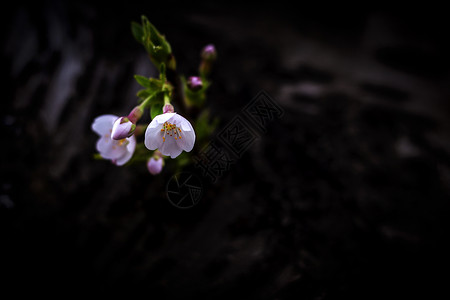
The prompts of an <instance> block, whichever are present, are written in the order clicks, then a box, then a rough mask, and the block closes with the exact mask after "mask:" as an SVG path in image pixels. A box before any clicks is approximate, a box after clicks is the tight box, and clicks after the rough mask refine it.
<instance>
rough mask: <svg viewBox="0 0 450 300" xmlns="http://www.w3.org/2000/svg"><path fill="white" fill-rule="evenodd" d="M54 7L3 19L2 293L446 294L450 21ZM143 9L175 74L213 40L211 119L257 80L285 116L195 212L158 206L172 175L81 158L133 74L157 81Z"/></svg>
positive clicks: (246, 96)
mask: <svg viewBox="0 0 450 300" xmlns="http://www.w3.org/2000/svg"><path fill="white" fill-rule="evenodd" d="M57 3H58V4H57ZM57 3H53V2H48V3H47V4H45V5H37V4H34V5H25V4H23V5H21V6H18V7H16V8H15V9H13V10H12V11H11V12H10V14H8V16H5V18H4V21H5V24H6V25H5V26H6V27H4V29H5V31H4V32H3V33H2V39H4V42H3V43H2V44H3V49H2V51H3V52H2V73H3V78H2V79H3V80H2V81H3V82H2V86H3V87H4V88H3V93H2V95H3V101H2V102H1V118H2V119H1V122H2V123H1V124H2V136H3V139H2V155H1V170H2V172H1V180H2V182H1V187H0V188H1V191H0V245H1V247H0V249H1V250H0V254H1V261H2V263H1V268H0V272H1V275H3V276H5V278H6V279H3V280H2V289H4V288H6V289H10V290H11V291H13V292H16V293H22V292H28V291H32V292H33V293H35V294H36V295H37V294H41V293H44V292H45V293H56V294H59V295H62V296H64V295H71V294H73V293H77V292H80V293H83V294H85V293H87V292H99V293H104V294H111V293H121V292H123V293H132V294H135V293H139V294H141V295H142V296H145V297H148V298H155V299H165V298H167V299H185V298H191V297H192V298H197V299H230V298H236V297H237V298H243V299H408V298H411V297H413V296H418V297H423V299H427V298H430V297H432V296H435V295H439V294H440V293H442V292H444V291H445V285H446V284H447V281H448V276H447V275H445V274H446V270H448V266H449V265H448V259H447V255H448V250H449V249H448V246H445V245H446V243H445V241H446V239H447V237H448V231H447V230H446V229H447V227H448V225H449V224H448V223H449V221H448V220H449V219H448V214H449V212H450V211H449V208H450V205H449V199H450V197H449V196H450V185H449V182H450V139H449V138H450V134H449V132H450V127H449V125H450V124H449V121H448V120H449V116H450V112H449V111H450V105H449V102H448V99H449V96H450V91H449V85H448V83H449V58H448V53H449V51H448V50H449V48H448V45H447V44H445V40H446V39H447V38H448V37H447V34H444V32H445V30H446V28H447V27H446V24H447V22H446V20H445V17H444V16H443V15H442V14H431V13H429V12H427V11H422V12H420V13H419V12H417V14H415V15H409V16H408V15H401V14H393V13H390V14H387V13H382V12H377V11H367V10H364V11H360V12H358V13H346V14H338V13H336V14H334V13H333V14H331V13H328V14H323V13H321V11H320V10H315V11H312V12H310V11H307V10H305V11H303V12H301V13H297V12H296V11H293V10H291V9H290V8H289V7H285V8H284V9H277V10H276V9H273V8H272V6H270V5H261V6H258V7H251V6H248V7H241V9H240V10H236V9H234V8H233V7H226V6H220V5H218V4H213V3H210V4H207V5H205V6H204V7H203V8H197V7H194V6H188V4H185V6H184V7H181V8H180V9H179V10H176V11H174V12H173V13H171V14H159V13H158V12H160V11H162V10H163V8H164V7H165V5H169V6H170V5H174V4H172V3H168V4H164V5H162V6H161V7H158V8H152V7H150V6H148V7H147V6H146V5H150V4H141V6H139V7H135V8H125V7H124V6H121V5H120V4H111V5H109V6H108V8H107V9H106V8H102V7H100V6H98V5H92V4H88V3H83V2H79V3H76V4H75V3H64V4H61V3H59V2H57ZM140 14H146V15H147V16H148V17H149V19H150V20H151V21H152V22H153V23H154V24H155V25H156V26H157V27H158V28H159V29H160V30H161V32H163V33H165V34H166V36H167V37H168V39H169V41H170V42H171V44H172V47H173V49H174V52H175V55H176V57H177V62H178V66H179V70H180V71H181V72H182V73H186V74H188V75H191V74H193V73H194V72H195V70H196V66H197V64H198V62H199V61H198V60H199V58H198V53H199V51H200V49H201V48H202V47H203V46H204V45H205V44H207V43H210V42H213V43H214V44H215V45H216V47H217V49H218V52H219V60H218V62H217V64H216V66H215V71H214V73H213V80H214V85H213V86H212V87H211V89H210V92H209V101H210V107H211V109H212V111H213V113H214V114H216V115H218V116H219V117H220V118H221V119H222V124H221V125H222V126H224V125H225V124H226V123H227V121H229V120H231V119H232V117H233V116H234V115H235V114H238V113H239V112H240V111H241V109H242V108H243V107H244V106H245V104H246V103H248V102H249V101H250V100H251V99H252V97H253V96H255V95H256V93H257V92H258V91H259V90H261V89H265V90H267V91H268V92H269V93H270V94H271V95H272V96H274V98H275V99H276V101H277V102H278V103H279V104H280V105H281V106H282V107H283V109H284V110H285V113H284V115H283V117H282V118H281V119H280V120H277V121H274V122H272V123H271V124H270V126H268V127H267V133H266V134H263V135H262V136H261V137H260V138H258V139H257V141H256V142H255V143H254V144H253V145H252V147H251V148H250V149H249V150H248V151H247V152H246V153H245V154H244V155H243V157H242V158H241V159H239V160H238V162H237V163H236V164H234V165H233V166H232V168H231V170H230V172H229V173H227V174H226V175H225V176H223V177H222V178H220V180H219V181H218V182H217V183H216V184H207V183H205V185H206V189H205V193H204V196H203V198H202V200H201V202H200V204H199V205H197V206H196V207H194V208H192V209H188V210H179V209H177V208H175V207H173V206H172V205H171V204H170V203H169V202H168V201H167V199H166V195H165V184H166V183H167V181H168V180H169V178H170V177H171V176H172V174H173V171H174V170H173V169H170V168H166V169H165V170H164V172H163V174H161V175H160V176H159V177H152V176H151V175H150V174H148V173H147V172H146V169H145V166H138V167H136V168H133V167H130V168H118V167H115V166H113V165H111V164H110V163H108V162H106V161H95V160H93V159H92V153H93V152H95V141H96V136H95V134H94V133H93V132H91V130H90V123H91V122H92V120H93V119H94V118H95V117H96V116H97V115H100V114H105V113H114V114H118V115H120V114H125V113H126V112H127V111H128V110H129V109H130V108H132V107H133V105H134V103H135V101H136V97H135V93H136V91H137V90H138V85H137V84H136V83H135V82H134V80H133V75H134V74H142V75H147V76H151V75H154V74H156V71H155V69H154V68H153V67H152V65H151V63H150V61H149V60H148V59H147V58H146V56H145V53H144V50H143V49H142V47H141V46H140V45H138V44H137V43H136V42H135V41H134V40H133V38H132V36H131V34H130V32H129V23H130V21H132V20H138V19H139V16H140ZM147 121H148V119H147ZM440 271H443V272H444V273H443V274H444V275H441V273H440ZM63 298H64V297H63Z"/></svg>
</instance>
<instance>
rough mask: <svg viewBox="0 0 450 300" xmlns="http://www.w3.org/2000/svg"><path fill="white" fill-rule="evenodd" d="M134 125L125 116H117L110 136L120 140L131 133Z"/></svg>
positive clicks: (134, 127)
mask: <svg viewBox="0 0 450 300" xmlns="http://www.w3.org/2000/svg"><path fill="white" fill-rule="evenodd" d="M135 129H136V125H135V124H133V123H131V121H130V120H129V119H128V118H127V117H120V118H118V119H117V120H116V121H115V122H114V125H113V128H112V131H111V138H112V139H113V140H122V139H125V138H127V137H130V136H132V135H133V133H134V130H135Z"/></svg>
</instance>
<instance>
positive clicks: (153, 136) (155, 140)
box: [144, 113, 195, 158]
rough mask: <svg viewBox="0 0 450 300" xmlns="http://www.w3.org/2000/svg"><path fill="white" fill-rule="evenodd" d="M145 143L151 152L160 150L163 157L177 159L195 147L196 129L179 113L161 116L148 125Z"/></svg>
mask: <svg viewBox="0 0 450 300" xmlns="http://www.w3.org/2000/svg"><path fill="white" fill-rule="evenodd" d="M144 143H145V146H146V147H147V148H148V149H149V150H155V149H159V151H160V152H161V153H162V155H166V156H170V157H171V158H175V157H177V156H178V155H180V154H181V152H182V151H183V150H184V151H186V152H189V151H191V150H192V148H193V147H194V143H195V132H194V128H192V125H191V123H189V121H188V120H186V119H185V118H183V117H182V116H180V115H179V114H177V113H165V114H161V115H158V116H156V117H155V118H154V119H153V120H152V122H151V123H150V124H149V125H148V127H147V130H146V131H145V141H144Z"/></svg>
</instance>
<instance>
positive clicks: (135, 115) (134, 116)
mask: <svg viewBox="0 0 450 300" xmlns="http://www.w3.org/2000/svg"><path fill="white" fill-rule="evenodd" d="M143 113H144V111H143V110H142V108H141V107H140V106H136V107H135V108H133V110H132V111H131V112H130V114H129V115H128V119H129V120H130V121H131V123H134V124H136V123H137V121H139V119H140V118H141V117H142V114H143Z"/></svg>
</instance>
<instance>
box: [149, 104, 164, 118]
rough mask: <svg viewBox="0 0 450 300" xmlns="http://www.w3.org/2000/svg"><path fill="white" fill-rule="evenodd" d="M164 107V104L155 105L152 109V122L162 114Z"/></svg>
mask: <svg viewBox="0 0 450 300" xmlns="http://www.w3.org/2000/svg"><path fill="white" fill-rule="evenodd" d="M162 109H163V105H162V103H153V104H152V107H151V109H150V115H151V117H152V120H153V119H154V118H155V117H156V116H157V115H160V114H162Z"/></svg>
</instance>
